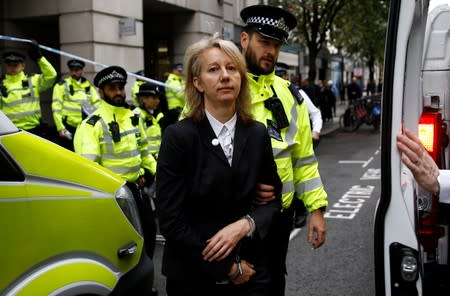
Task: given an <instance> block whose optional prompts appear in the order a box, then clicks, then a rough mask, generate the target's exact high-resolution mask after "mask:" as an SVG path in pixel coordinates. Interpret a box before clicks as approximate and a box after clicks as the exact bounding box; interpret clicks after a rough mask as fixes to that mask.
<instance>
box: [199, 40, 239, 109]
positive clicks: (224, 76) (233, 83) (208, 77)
mask: <svg viewBox="0 0 450 296" xmlns="http://www.w3.org/2000/svg"><path fill="white" fill-rule="evenodd" d="M200 58H201V70H200V75H199V76H198V77H194V79H193V83H194V86H195V87H196V89H197V90H198V91H199V92H201V93H203V94H204V99H205V105H217V104H226V105H229V104H234V102H235V101H236V98H237V96H238V95H239V92H240V90H241V75H240V73H239V71H238V68H237V65H236V64H235V63H234V62H233V61H232V60H231V58H230V57H229V56H228V55H226V54H225V53H224V52H223V51H222V50H220V49H218V48H210V49H207V50H205V51H204V52H203V54H202V55H201V57H200Z"/></svg>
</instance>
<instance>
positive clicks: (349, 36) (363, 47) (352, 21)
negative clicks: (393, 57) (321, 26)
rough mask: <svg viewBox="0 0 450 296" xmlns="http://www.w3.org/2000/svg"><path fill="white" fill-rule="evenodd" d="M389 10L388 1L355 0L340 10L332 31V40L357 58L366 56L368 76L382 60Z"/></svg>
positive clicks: (371, 74)
mask: <svg viewBox="0 0 450 296" xmlns="http://www.w3.org/2000/svg"><path fill="white" fill-rule="evenodd" d="M388 12H389V1H387V0H370V1H352V3H351V5H346V6H344V7H343V9H342V10H341V11H339V13H338V16H337V17H336V21H335V23H334V24H333V26H332V30H331V32H330V37H331V43H332V44H334V46H335V47H337V48H342V49H343V51H344V52H345V53H346V54H347V55H349V56H351V57H354V58H359V59H361V60H365V61H366V62H367V65H368V67H369V72H370V75H369V80H372V79H373V78H374V68H375V65H376V64H382V63H383V58H384V45H385V36H386V27H387V18H388Z"/></svg>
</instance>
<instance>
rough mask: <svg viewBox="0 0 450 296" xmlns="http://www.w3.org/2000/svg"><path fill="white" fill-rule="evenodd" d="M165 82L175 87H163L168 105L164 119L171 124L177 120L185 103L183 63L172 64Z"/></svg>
mask: <svg viewBox="0 0 450 296" xmlns="http://www.w3.org/2000/svg"><path fill="white" fill-rule="evenodd" d="M166 84H167V85H169V86H172V87H174V88H175V89H174V88H170V87H166V88H165V89H166V98H167V107H168V111H167V118H166V121H167V123H168V124H171V123H174V122H176V121H177V120H178V117H179V116H180V113H181V111H182V110H183V108H184V105H185V101H184V88H185V82H184V78H183V64H181V63H177V64H174V65H173V66H172V73H170V74H169V76H168V77H167V80H166Z"/></svg>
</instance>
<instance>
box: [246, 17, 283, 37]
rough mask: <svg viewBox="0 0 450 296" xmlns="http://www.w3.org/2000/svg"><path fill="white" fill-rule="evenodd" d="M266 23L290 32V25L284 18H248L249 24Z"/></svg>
mask: <svg viewBox="0 0 450 296" xmlns="http://www.w3.org/2000/svg"><path fill="white" fill-rule="evenodd" d="M255 24H256V25H266V26H271V27H274V28H277V29H280V30H283V31H284V32H286V33H288V34H289V27H288V26H287V25H286V22H285V21H284V18H280V19H274V18H270V17H264V16H252V17H249V18H248V19H247V25H255Z"/></svg>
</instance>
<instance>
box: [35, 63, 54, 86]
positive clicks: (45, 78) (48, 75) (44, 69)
mask: <svg viewBox="0 0 450 296" xmlns="http://www.w3.org/2000/svg"><path fill="white" fill-rule="evenodd" d="M37 64H38V66H39V69H40V70H41V74H38V75H37V76H38V84H37V87H38V90H39V92H42V91H44V90H46V89H48V88H50V87H51V86H52V85H53V82H55V79H56V75H57V73H56V70H55V68H53V66H52V64H50V62H49V61H47V59H46V58H45V57H44V56H42V57H41V58H40V59H39V60H38V61H37Z"/></svg>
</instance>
